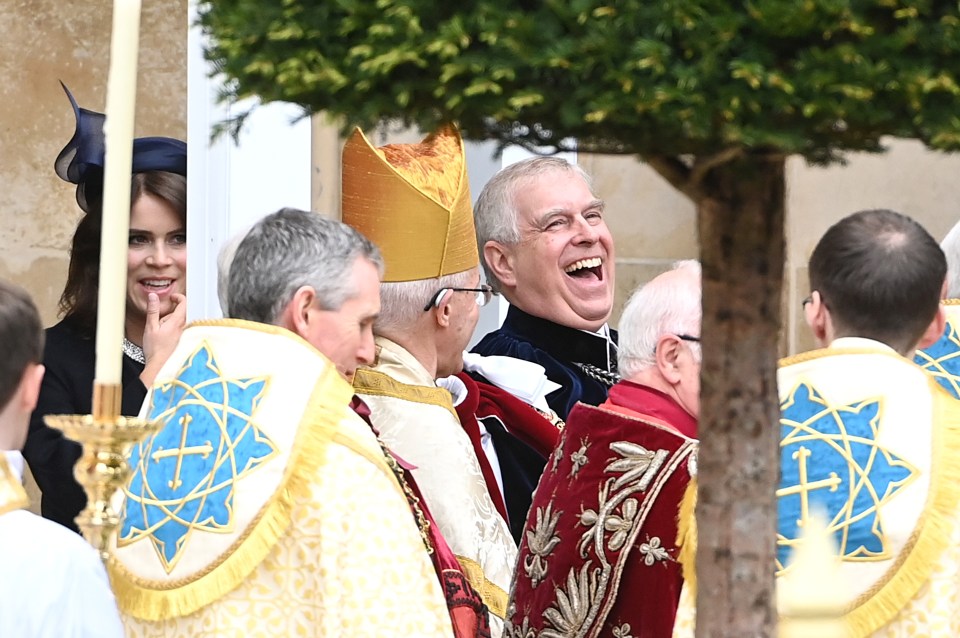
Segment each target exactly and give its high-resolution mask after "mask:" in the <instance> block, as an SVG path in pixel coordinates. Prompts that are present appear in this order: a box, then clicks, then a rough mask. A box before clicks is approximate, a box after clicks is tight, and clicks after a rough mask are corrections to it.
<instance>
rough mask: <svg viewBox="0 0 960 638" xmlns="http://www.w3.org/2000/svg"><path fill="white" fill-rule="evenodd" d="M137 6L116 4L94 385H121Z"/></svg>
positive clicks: (117, 0) (129, 1)
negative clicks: (95, 383)
mask: <svg viewBox="0 0 960 638" xmlns="http://www.w3.org/2000/svg"><path fill="white" fill-rule="evenodd" d="M139 44H140V0H114V3H113V35H112V38H111V41H110V74H109V76H108V80H107V109H106V116H107V118H106V121H105V122H104V126H103V129H104V136H105V140H104V143H105V164H104V180H103V226H102V228H103V230H102V232H101V238H100V290H99V296H98V297H97V365H96V379H95V381H96V382H97V383H103V384H118V385H119V384H120V371H121V369H122V362H123V351H122V342H123V326H124V313H125V310H126V297H127V244H128V241H129V240H128V235H129V232H130V174H131V170H132V161H133V120H134V111H135V109H136V97H137V56H138V54H139Z"/></svg>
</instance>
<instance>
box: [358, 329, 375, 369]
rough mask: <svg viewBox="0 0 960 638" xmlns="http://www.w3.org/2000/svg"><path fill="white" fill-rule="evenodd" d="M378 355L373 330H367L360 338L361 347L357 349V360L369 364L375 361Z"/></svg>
mask: <svg viewBox="0 0 960 638" xmlns="http://www.w3.org/2000/svg"><path fill="white" fill-rule="evenodd" d="M375 356H376V346H375V345H374V342H373V330H369V331H365V332H364V335H363V337H362V338H361V339H360V348H359V349H358V350H357V361H359V362H360V364H361V365H365V366H368V365H370V364H371V363H373V360H374V358H375Z"/></svg>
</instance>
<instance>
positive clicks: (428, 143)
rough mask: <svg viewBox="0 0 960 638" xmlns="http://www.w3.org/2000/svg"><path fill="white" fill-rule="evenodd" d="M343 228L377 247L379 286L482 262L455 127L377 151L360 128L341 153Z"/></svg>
mask: <svg viewBox="0 0 960 638" xmlns="http://www.w3.org/2000/svg"><path fill="white" fill-rule="evenodd" d="M342 196H343V202H342V204H343V222H344V223H345V224H349V225H350V226H353V227H354V228H356V229H357V230H358V231H360V232H361V233H363V234H364V235H366V236H367V237H368V238H369V239H370V240H371V241H372V242H373V243H375V244H376V245H377V246H379V247H380V250H381V252H382V253H383V259H384V261H385V262H386V272H385V273H384V276H383V280H384V281H391V282H396V281H415V280H418V279H432V278H434V277H441V276H443V275H450V274H453V273H457V272H462V271H464V270H469V269H470V268H475V267H476V266H477V265H478V264H479V256H478V254H477V239H476V234H475V233H474V229H473V206H472V205H471V204H470V184H469V183H468V182H467V163H466V157H465V156H464V152H463V140H462V139H460V133H459V132H457V129H456V128H454V127H453V126H447V127H444V128H442V129H440V130H439V131H437V132H436V133H433V134H431V135H429V136H427V138H426V139H424V140H423V141H422V142H420V143H419V144H388V145H387V146H381V147H380V148H374V147H373V145H371V144H370V141H369V140H367V138H366V136H365V135H364V134H363V131H361V130H360V129H359V128H358V129H356V130H354V132H353V134H352V135H351V136H350V139H348V140H347V143H346V145H345V146H344V147H343V195H342Z"/></svg>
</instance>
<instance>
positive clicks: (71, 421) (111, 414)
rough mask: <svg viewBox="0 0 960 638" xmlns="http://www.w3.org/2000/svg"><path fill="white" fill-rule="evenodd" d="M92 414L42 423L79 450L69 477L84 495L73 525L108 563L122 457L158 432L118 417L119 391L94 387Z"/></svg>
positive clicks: (125, 474)
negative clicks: (76, 483)
mask: <svg viewBox="0 0 960 638" xmlns="http://www.w3.org/2000/svg"><path fill="white" fill-rule="evenodd" d="M93 412H94V413H93V414H51V415H47V416H45V417H44V421H45V422H46V424H47V425H48V426H50V427H52V428H55V429H57V430H60V431H61V432H63V434H64V436H66V437H67V438H68V439H72V440H74V441H76V442H78V443H80V445H82V446H83V452H82V454H81V456H80V459H79V460H78V461H77V464H76V465H75V466H74V469H73V475H74V477H76V479H77V482H78V483H80V485H81V486H82V487H83V491H84V492H85V493H86V495H87V506H86V507H85V508H84V509H83V510H82V511H81V512H80V514H79V515H78V516H77V518H76V522H77V526H78V527H79V528H80V531H81V532H82V533H83V537H84V538H86V539H87V542H89V543H90V544H91V545H93V547H94V548H95V549H96V550H97V551H98V552H99V553H100V558H102V559H103V560H104V562H106V561H107V559H109V558H110V551H109V550H110V541H111V538H112V537H113V534H114V532H115V531H116V529H117V527H118V526H119V525H120V516H119V514H117V512H116V510H114V509H113V505H112V503H111V501H112V500H113V497H114V495H115V494H116V492H117V490H119V489H120V488H121V487H123V485H124V484H125V483H126V481H127V479H128V478H129V477H130V466H129V464H128V463H127V457H128V455H129V452H130V448H131V447H132V446H133V444H134V443H137V442H138V441H141V440H143V439H144V438H146V437H147V436H149V435H150V434H152V433H153V432H155V431H156V430H157V428H158V427H159V425H160V423H159V422H157V421H146V420H144V419H137V418H132V417H125V416H120V414H119V413H120V386H119V385H116V386H114V385H106V386H104V385H100V384H97V385H96V386H95V387H94V403H93Z"/></svg>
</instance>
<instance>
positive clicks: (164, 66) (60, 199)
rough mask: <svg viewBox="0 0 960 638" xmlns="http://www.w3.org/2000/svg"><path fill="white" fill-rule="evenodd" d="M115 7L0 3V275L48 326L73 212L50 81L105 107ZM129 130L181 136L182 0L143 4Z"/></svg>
mask: <svg viewBox="0 0 960 638" xmlns="http://www.w3.org/2000/svg"><path fill="white" fill-rule="evenodd" d="M112 7H113V3H112V2H110V1H109V0H58V1H56V2H55V1H54V0H31V1H30V2H19V1H15V0H4V2H3V3H2V5H0V8H2V10H0V33H3V38H2V40H0V77H3V78H4V82H3V83H2V84H0V101H2V103H3V105H4V106H3V109H2V110H0V113H2V115H0V123H2V126H3V134H2V135H0V166H2V173H3V180H2V183H3V185H4V187H3V189H2V190H0V211H2V219H3V223H2V224H0V277H3V278H6V279H10V280H13V281H15V282H17V283H19V284H21V285H22V286H24V287H26V288H27V289H28V290H29V291H30V292H31V294H33V296H34V299H35V300H36V302H37V305H38V306H39V307H40V312H41V314H42V315H43V320H44V324H45V325H50V324H52V323H54V322H55V320H56V314H57V312H56V311H57V301H58V299H59V297H60V293H61V291H62V290H63V284H64V281H65V279H66V272H67V262H68V249H69V245H70V239H71V237H72V236H73V230H74V228H75V227H76V224H77V221H78V220H79V218H80V215H81V213H80V209H79V208H78V207H77V204H76V200H75V196H74V193H75V190H74V187H73V186H72V185H71V184H67V183H66V182H63V181H61V180H60V179H59V178H57V176H56V174H55V173H54V172H53V162H54V160H55V159H56V157H57V153H59V152H60V149H61V148H63V146H64V145H65V144H66V143H67V142H68V141H69V140H70V137H71V136H72V135H73V130H74V119H73V112H72V110H71V108H70V103H69V102H68V101H67V98H66V96H65V95H64V93H63V90H62V89H61V88H60V84H59V83H58V80H62V81H63V82H64V83H65V84H66V85H67V86H68V87H69V88H70V90H71V91H72V92H73V94H74V96H75V97H76V99H77V102H78V103H79V104H80V105H81V106H83V107H86V108H89V109H91V110H95V111H103V109H104V105H105V102H106V78H107V72H108V68H109V49H110V30H111V16H112ZM140 33H141V36H140V38H141V52H140V61H139V82H138V86H137V118H136V134H137V135H138V136H145V135H166V136H170V137H178V138H181V139H185V136H186V130H187V66H186V59H187V0H144V1H143V14H142V18H141V29H140Z"/></svg>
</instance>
